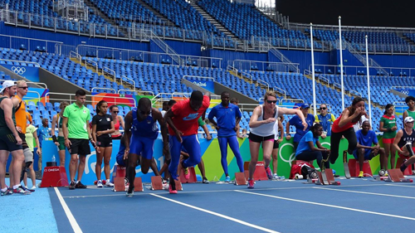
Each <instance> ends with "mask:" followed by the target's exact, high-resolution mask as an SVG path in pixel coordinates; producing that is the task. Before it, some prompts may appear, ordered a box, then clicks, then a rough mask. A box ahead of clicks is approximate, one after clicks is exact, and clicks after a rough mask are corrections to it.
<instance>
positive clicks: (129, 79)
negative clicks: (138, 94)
mask: <svg viewBox="0 0 415 233" xmlns="http://www.w3.org/2000/svg"><path fill="white" fill-rule="evenodd" d="M123 79H125V81H131V82H133V83H132V84H131V83H128V82H127V83H128V84H130V85H132V86H133V91H134V92H135V81H134V79H132V78H129V77H127V76H122V77H121V79H120V80H121V85H122V82H123Z"/></svg>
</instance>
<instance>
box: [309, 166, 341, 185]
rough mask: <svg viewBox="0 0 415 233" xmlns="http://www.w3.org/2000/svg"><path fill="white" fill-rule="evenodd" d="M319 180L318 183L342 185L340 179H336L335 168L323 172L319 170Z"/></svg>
mask: <svg viewBox="0 0 415 233" xmlns="http://www.w3.org/2000/svg"><path fill="white" fill-rule="evenodd" d="M317 174H318V180H317V181H316V182H315V184H317V185H340V184H341V183H340V182H339V181H336V180H335V179H334V174H333V170H332V169H330V168H327V169H325V170H324V171H322V172H317Z"/></svg>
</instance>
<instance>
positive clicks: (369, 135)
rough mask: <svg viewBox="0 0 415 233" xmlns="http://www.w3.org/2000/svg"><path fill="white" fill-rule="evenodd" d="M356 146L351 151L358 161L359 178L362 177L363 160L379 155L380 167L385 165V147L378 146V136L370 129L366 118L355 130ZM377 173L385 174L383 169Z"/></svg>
mask: <svg viewBox="0 0 415 233" xmlns="http://www.w3.org/2000/svg"><path fill="white" fill-rule="evenodd" d="M356 138H357V148H356V150H354V151H353V156H354V157H355V159H356V160H358V161H359V169H360V172H359V175H358V177H359V178H362V177H363V175H364V174H363V162H364V161H365V160H371V159H372V158H373V157H375V156H376V155H378V154H379V155H380V157H379V161H380V165H381V168H382V167H385V165H384V164H383V163H384V162H385V161H387V160H385V149H384V148H380V146H379V142H378V138H377V137H376V133H375V131H373V130H370V123H369V121H368V120H366V121H364V122H363V124H362V129H361V130H358V131H357V132H356ZM373 144H374V146H372V145H373ZM386 167H387V164H386ZM379 174H385V171H384V170H381V171H379Z"/></svg>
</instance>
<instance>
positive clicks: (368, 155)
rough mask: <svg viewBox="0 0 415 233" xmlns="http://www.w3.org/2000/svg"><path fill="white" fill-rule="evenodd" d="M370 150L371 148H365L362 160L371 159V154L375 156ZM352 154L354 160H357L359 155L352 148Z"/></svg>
mask: <svg viewBox="0 0 415 233" xmlns="http://www.w3.org/2000/svg"><path fill="white" fill-rule="evenodd" d="M372 151H373V150H372V149H365V156H364V160H371V159H372V158H373V156H375V155H373V154H372ZM353 156H354V158H355V159H356V160H359V156H358V154H357V150H354V151H353Z"/></svg>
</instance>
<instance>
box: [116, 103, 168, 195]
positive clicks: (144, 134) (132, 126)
mask: <svg viewBox="0 0 415 233" xmlns="http://www.w3.org/2000/svg"><path fill="white" fill-rule="evenodd" d="M156 121H158V123H159V124H160V127H161V135H162V137H163V144H164V147H163V154H166V153H168V150H169V148H168V143H167V126H166V124H165V122H164V119H163V117H162V116H161V113H160V111H159V110H158V109H156V108H152V107H151V101H150V99H148V98H141V99H140V100H139V101H138V106H137V108H133V109H132V110H131V111H130V112H128V114H127V115H126V116H125V135H126V136H125V138H124V142H125V147H126V148H127V149H125V153H124V155H125V159H126V158H127V157H128V167H129V168H128V180H129V181H130V186H129V187H128V191H127V196H128V197H132V195H133V190H134V182H133V180H134V179H135V175H136V172H135V167H136V165H137V160H140V164H141V172H142V173H143V174H147V172H148V171H149V169H150V166H151V164H152V163H153V161H154V159H153V146H154V142H155V140H156V139H157V136H158V127H157V122H156ZM131 135H132V136H131ZM153 172H154V173H155V175H156V176H159V173H158V170H157V169H156V170H154V171H153Z"/></svg>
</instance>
